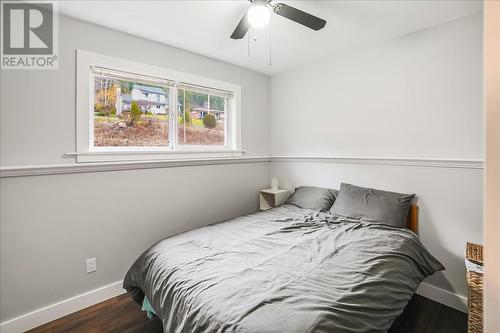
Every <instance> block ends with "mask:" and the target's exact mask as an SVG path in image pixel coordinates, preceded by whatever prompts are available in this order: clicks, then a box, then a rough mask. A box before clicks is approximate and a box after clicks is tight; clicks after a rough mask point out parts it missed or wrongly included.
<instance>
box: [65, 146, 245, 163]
mask: <svg viewBox="0 0 500 333" xmlns="http://www.w3.org/2000/svg"><path fill="white" fill-rule="evenodd" d="M245 153H246V150H230V149H204V150H195V149H182V150H175V151H172V150H137V151H133V150H115V151H90V152H74V153H66V156H75V157H76V162H77V163H91V162H130V161H142V162H144V161H182V160H198V159H219V158H235V157H241V156H243V154H245Z"/></svg>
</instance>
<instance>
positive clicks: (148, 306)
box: [141, 296, 156, 319]
mask: <svg viewBox="0 0 500 333" xmlns="http://www.w3.org/2000/svg"><path fill="white" fill-rule="evenodd" d="M141 310H142V311H145V312H146V315H147V316H148V318H149V319H152V318H153V317H154V316H156V312H155V310H154V309H153V307H152V306H151V303H149V300H148V298H147V297H146V296H144V300H143V301H142V307H141Z"/></svg>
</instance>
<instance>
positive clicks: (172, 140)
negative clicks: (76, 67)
mask: <svg viewBox="0 0 500 333" xmlns="http://www.w3.org/2000/svg"><path fill="white" fill-rule="evenodd" d="M93 81H94V82H93V84H94V98H93V146H94V147H166V148H170V149H175V148H176V147H178V148H181V147H183V146H185V147H190V146H194V147H203V146H221V147H224V146H225V145H226V141H227V106H228V103H227V102H228V99H230V98H231V94H230V93H229V92H221V91H218V90H215V89H210V88H206V87H201V88H200V87H198V86H195V85H189V84H184V83H183V84H177V83H176V82H174V81H170V80H166V79H165V80H161V79H156V78H149V77H146V76H140V75H135V74H128V73H122V72H117V71H112V70H105V69H99V68H96V69H94V71H93ZM174 96H177V98H174Z"/></svg>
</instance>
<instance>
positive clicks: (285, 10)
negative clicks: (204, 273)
mask: <svg viewBox="0 0 500 333" xmlns="http://www.w3.org/2000/svg"><path fill="white" fill-rule="evenodd" d="M273 11H274V12H275V13H276V14H278V15H279V16H283V17H286V18H287V19H289V20H292V21H294V22H297V23H300V24H302V25H305V26H306V27H308V28H311V29H313V30H316V31H318V30H320V29H323V28H324V27H325V24H326V21H325V20H323V19H320V18H319V17H316V16H314V15H311V14H309V13H306V12H303V11H301V10H300V9H297V8H293V7H290V6H288V5H285V4H284V3H278V4H276V5H274V7H273Z"/></svg>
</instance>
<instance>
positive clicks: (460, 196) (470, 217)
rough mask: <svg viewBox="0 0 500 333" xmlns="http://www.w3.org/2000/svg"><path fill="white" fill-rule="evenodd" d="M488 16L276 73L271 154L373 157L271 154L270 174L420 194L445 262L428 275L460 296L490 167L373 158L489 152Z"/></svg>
mask: <svg viewBox="0 0 500 333" xmlns="http://www.w3.org/2000/svg"><path fill="white" fill-rule="evenodd" d="M482 22H483V21H482V14H481V13H476V14H472V15H469V16H466V17H464V18H461V19H459V20H455V21H452V22H448V23H445V24H442V25H439V26H436V27H432V28H429V29H426V30H422V31H418V32H415V33H412V34H409V35H406V36H401V37H399V38H396V39H393V40H390V41H387V42H385V43H383V44H379V45H376V46H373V47H368V48H365V49H363V50H359V51H357V52H355V53H353V54H349V55H347V56H339V57H335V58H333V59H331V60H329V61H327V62H325V63H321V64H314V65H311V66H307V67H304V68H302V69H299V70H296V71H293V72H288V73H284V74H281V75H278V76H273V77H272V79H271V110H272V113H271V133H272V136H271V154H272V155H273V156H276V155H277V156H281V155H285V156H286V155H292V156H304V155H306V156H307V155H320V156H337V157H354V158H367V160H365V162H364V163H365V164H356V165H348V164H338V163H310V162H307V161H306V162H279V163H274V162H273V163H271V165H272V167H271V176H278V177H281V181H282V183H284V184H286V186H288V187H294V186H298V185H305V184H311V185H323V186H331V187H335V188H338V186H339V184H340V182H342V181H344V182H352V183H355V184H359V185H362V186H368V187H378V188H382V189H388V190H394V191H402V192H409V193H416V194H417V195H418V197H419V206H420V208H421V214H420V216H421V221H420V225H421V239H422V241H423V243H424V244H425V245H426V246H427V247H428V248H429V250H430V251H431V252H432V253H433V254H434V255H435V256H436V257H437V258H438V259H440V260H441V261H442V262H443V264H444V265H445V266H446V268H447V269H446V271H445V272H444V274H437V275H436V276H434V277H432V278H430V279H429V280H428V281H427V282H428V283H429V284H430V285H433V286H436V287H439V288H441V289H443V290H445V291H449V292H451V293H454V294H457V295H460V296H466V295H467V290H466V285H465V278H464V274H465V269H464V262H463V253H464V248H465V243H466V242H467V241H474V242H482V230H483V225H482V209H483V189H482V176H483V172H482V170H480V169H467V168H457V169H450V168H442V167H431V166H425V167H415V166H399V167H397V166H383V165H370V157H391V158H424V159H426V158H430V159H433V158H435V159H463V160H467V159H482V158H483V144H484V142H483V89H482V80H483V77H482ZM443 294H446V293H443ZM427 296H429V297H433V295H427Z"/></svg>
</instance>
